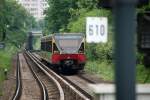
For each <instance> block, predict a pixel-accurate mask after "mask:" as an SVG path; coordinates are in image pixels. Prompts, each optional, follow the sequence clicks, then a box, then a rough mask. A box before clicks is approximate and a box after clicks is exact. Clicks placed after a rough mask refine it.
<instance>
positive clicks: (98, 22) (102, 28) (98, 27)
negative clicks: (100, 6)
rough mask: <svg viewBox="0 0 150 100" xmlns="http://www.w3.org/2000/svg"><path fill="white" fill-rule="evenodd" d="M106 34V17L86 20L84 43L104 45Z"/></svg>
mask: <svg viewBox="0 0 150 100" xmlns="http://www.w3.org/2000/svg"><path fill="white" fill-rule="evenodd" d="M107 34H108V19H107V17H87V18H86V41H87V42H88V43H99V42H102V43H106V42H107Z"/></svg>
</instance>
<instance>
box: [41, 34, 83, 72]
mask: <svg viewBox="0 0 150 100" xmlns="http://www.w3.org/2000/svg"><path fill="white" fill-rule="evenodd" d="M41 49H42V51H46V52H47V53H49V56H51V57H49V59H48V60H49V61H50V63H51V64H52V65H53V67H54V68H58V69H60V70H61V71H63V72H66V71H70V70H73V71H78V70H83V69H84V65H85V63H86V56H85V37H84V35H83V34H79V33H74V34H73V33H64V34H53V35H49V36H44V37H42V38H41Z"/></svg>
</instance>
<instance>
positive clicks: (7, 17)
mask: <svg viewBox="0 0 150 100" xmlns="http://www.w3.org/2000/svg"><path fill="white" fill-rule="evenodd" d="M1 7H2V11H1V12H0V18H1V19H0V34H1V35H0V36H2V34H3V37H6V42H11V43H12V44H14V45H15V46H16V47H18V48H19V47H20V45H22V44H23V43H24V41H25V39H26V33H27V30H28V29H29V27H31V26H30V25H32V23H34V18H33V17H32V16H31V15H29V14H28V13H27V12H26V10H25V9H24V8H23V7H22V6H21V5H19V4H18V3H17V2H16V1H14V0H5V3H3V4H1Z"/></svg>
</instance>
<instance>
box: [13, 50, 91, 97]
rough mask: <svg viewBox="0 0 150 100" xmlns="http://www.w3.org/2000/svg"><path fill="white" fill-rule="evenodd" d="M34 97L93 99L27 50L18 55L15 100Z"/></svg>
mask: <svg viewBox="0 0 150 100" xmlns="http://www.w3.org/2000/svg"><path fill="white" fill-rule="evenodd" d="M33 99H34V100H92V99H93V97H92V96H91V95H90V94H88V93H87V92H86V91H84V90H83V89H82V88H80V87H79V86H75V84H74V83H71V82H70V81H69V80H68V79H66V78H64V77H63V76H61V75H58V74H56V73H55V72H53V71H52V70H51V69H49V68H48V67H47V66H45V65H44V64H43V63H41V61H40V60H39V59H38V58H37V57H36V56H35V55H33V54H31V53H30V52H27V51H26V52H25V53H24V54H19V55H18V66H17V88H16V92H15V94H14V97H13V100H33Z"/></svg>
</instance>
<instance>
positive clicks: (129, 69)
mask: <svg viewBox="0 0 150 100" xmlns="http://www.w3.org/2000/svg"><path fill="white" fill-rule="evenodd" d="M114 11H115V65H116V70H115V72H116V73H115V76H116V92H117V95H116V100H136V95H135V72H136V71H135V66H136V63H135V62H136V58H135V48H136V45H135V33H136V22H135V20H136V0H115V5H114Z"/></svg>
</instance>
